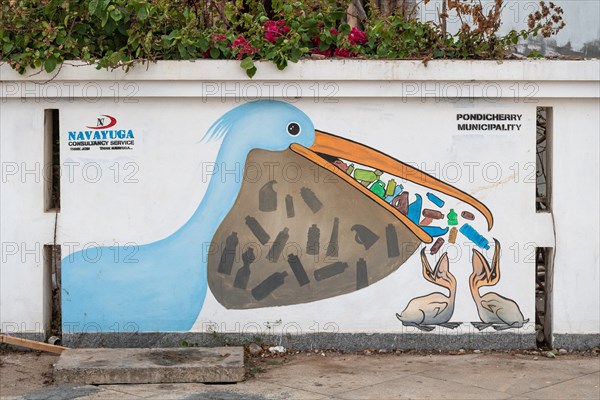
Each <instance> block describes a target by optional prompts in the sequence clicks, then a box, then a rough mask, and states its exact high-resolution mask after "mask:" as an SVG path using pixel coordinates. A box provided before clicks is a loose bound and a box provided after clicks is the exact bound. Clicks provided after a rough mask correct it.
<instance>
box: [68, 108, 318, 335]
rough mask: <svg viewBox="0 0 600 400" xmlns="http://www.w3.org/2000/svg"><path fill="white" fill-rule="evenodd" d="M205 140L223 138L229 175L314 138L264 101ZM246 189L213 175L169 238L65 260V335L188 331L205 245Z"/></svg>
mask: <svg viewBox="0 0 600 400" xmlns="http://www.w3.org/2000/svg"><path fill="white" fill-rule="evenodd" d="M291 123H296V124H297V125H298V126H299V127H300V132H299V133H298V134H296V135H292V134H290V133H289V130H290V128H289V127H290V124H291ZM294 132H295V130H294ZM203 139H205V140H219V139H223V142H222V144H221V148H220V150H219V154H218V156H217V161H216V166H217V168H226V169H227V170H228V171H232V170H236V165H237V166H239V165H240V164H241V165H242V166H243V165H244V163H245V160H246V157H247V156H248V153H249V152H250V151H251V150H252V149H255V148H260V149H265V150H271V151H281V150H285V149H287V148H288V147H289V146H290V144H292V143H298V144H300V145H303V146H305V147H309V146H311V145H312V144H313V142H314V139H315V132H314V126H313V124H312V122H311V120H310V119H309V118H308V117H307V116H306V115H305V114H304V113H303V112H301V111H300V110H298V109H297V108H296V107H294V106H291V105H289V104H287V103H283V102H279V101H264V100H263V101H256V102H252V103H247V104H244V105H241V106H239V107H236V108H234V109H233V110H231V111H229V112H227V113H226V114H225V115H223V116H222V117H221V118H220V119H219V120H217V121H216V122H215V123H214V124H213V125H212V127H211V128H210V129H209V131H208V132H207V134H206V135H205V136H204V138H203ZM237 170H239V171H240V172H243V168H239V167H238V169H237ZM241 182H242V179H241V176H235V174H216V175H214V176H213V178H212V179H211V181H210V183H209V186H208V189H207V191H206V194H205V196H204V197H203V199H202V201H201V203H200V205H199V206H198V208H197V209H196V211H195V212H194V214H193V215H192V216H191V217H190V219H189V220H188V221H187V223H186V224H185V225H183V226H182V227H181V228H179V230H177V231H176V232H175V233H173V234H172V235H170V236H168V237H166V238H165V239H162V240H159V241H157V242H154V243H149V244H145V245H141V246H139V247H138V248H137V252H135V254H134V252H132V251H131V250H132V249H131V247H129V248H117V247H100V248H94V249H88V250H87V251H79V252H76V253H73V254H70V255H68V256H66V257H65V258H64V259H63V260H62V288H63V290H62V312H63V331H64V332H81V331H98V330H99V331H102V332H113V331H123V330H129V331H131V330H139V331H185V330H189V329H190V328H191V327H192V325H193V324H194V322H195V321H196V319H197V317H198V314H199V312H200V310H201V309H202V304H203V302H204V297H205V295H206V290H207V279H206V274H207V272H206V264H207V258H208V257H207V254H205V253H206V251H207V248H208V244H209V243H210V242H211V240H212V238H213V235H214V233H215V231H216V230H217V228H218V227H219V225H220V223H221V222H222V221H223V219H224V218H225V216H226V215H227V213H228V212H229V211H230V209H231V207H232V206H233V204H234V201H235V198H236V196H235V194H236V193H238V192H239V190H240V187H241Z"/></svg>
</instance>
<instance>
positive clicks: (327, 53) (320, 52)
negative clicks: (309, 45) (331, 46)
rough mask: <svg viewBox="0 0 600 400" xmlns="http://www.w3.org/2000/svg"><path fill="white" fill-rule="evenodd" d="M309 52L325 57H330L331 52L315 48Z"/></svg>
mask: <svg viewBox="0 0 600 400" xmlns="http://www.w3.org/2000/svg"><path fill="white" fill-rule="evenodd" d="M310 52H311V53H313V54H320V55H322V56H325V57H331V50H321V49H318V48H317V49H312V50H311V51H310Z"/></svg>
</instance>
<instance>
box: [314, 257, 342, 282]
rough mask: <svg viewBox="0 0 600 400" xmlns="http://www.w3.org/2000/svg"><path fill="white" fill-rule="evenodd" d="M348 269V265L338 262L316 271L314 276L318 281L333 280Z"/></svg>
mask: <svg viewBox="0 0 600 400" xmlns="http://www.w3.org/2000/svg"><path fill="white" fill-rule="evenodd" d="M346 268H348V263H345V262H341V261H336V262H334V263H333V264H329V265H326V266H324V267H322V268H319V269H317V270H315V272H314V275H315V279H316V280H317V281H322V280H323V279H327V278H331V277H332V276H336V275H339V274H341V273H342V272H344V271H345V270H346Z"/></svg>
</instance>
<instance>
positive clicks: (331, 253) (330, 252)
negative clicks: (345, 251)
mask: <svg viewBox="0 0 600 400" xmlns="http://www.w3.org/2000/svg"><path fill="white" fill-rule="evenodd" d="M339 229H340V219H339V218H337V217H336V218H334V219H333V228H332V229H331V236H330V237H329V243H328V244H327V253H326V254H325V255H326V256H327V257H337V256H338V251H339V243H338V235H339Z"/></svg>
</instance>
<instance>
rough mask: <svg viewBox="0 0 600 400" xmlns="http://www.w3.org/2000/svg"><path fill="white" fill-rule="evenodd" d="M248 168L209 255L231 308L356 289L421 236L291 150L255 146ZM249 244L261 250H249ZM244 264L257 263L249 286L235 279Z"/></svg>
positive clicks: (217, 291)
mask: <svg viewBox="0 0 600 400" xmlns="http://www.w3.org/2000/svg"><path fill="white" fill-rule="evenodd" d="M249 165H250V166H252V168H251V171H250V169H249V168H248V166H249ZM331 168H337V167H335V166H333V164H332V167H331ZM246 172H247V173H245V174H244V181H243V183H242V187H241V190H240V193H239V195H238V197H237V199H236V201H235V204H234V206H233V207H232V209H231V211H230V212H229V213H228V214H227V216H226V217H225V219H224V220H223V222H222V223H221V225H220V226H219V228H218V229H217V232H216V233H215V235H214V237H213V240H212V251H210V252H209V256H208V283H209V286H210V289H211V291H212V293H213V295H214V296H215V298H216V299H217V300H218V301H219V303H221V304H222V305H223V306H225V307H226V308H229V309H248V308H258V307H269V306H283V305H290V304H299V303H306V302H310V301H315V300H322V299H327V298H330V297H334V296H339V295H341V294H346V293H351V292H353V291H355V290H358V289H361V288H364V287H368V286H369V285H372V284H374V283H375V282H377V281H379V280H380V279H383V278H385V277H386V276H388V275H389V274H391V273H392V272H394V271H395V270H396V269H398V268H399V267H400V266H401V265H402V264H403V263H404V261H406V259H408V258H409V257H410V256H411V255H412V254H413V253H414V252H415V251H416V250H417V248H418V247H419V245H420V243H421V242H420V240H419V239H418V238H417V236H416V235H415V234H414V233H412V232H411V231H410V230H409V229H408V228H407V227H406V226H405V225H404V224H403V223H402V222H401V221H400V220H398V219H397V218H396V217H395V216H394V215H393V214H392V213H390V212H389V211H387V210H385V209H384V208H383V207H382V206H380V205H379V204H377V203H376V202H375V201H373V200H372V199H370V198H369V197H367V196H365V195H364V194H363V193H361V192H360V191H359V190H357V189H356V188H354V187H353V186H352V185H350V184H349V183H348V182H345V181H343V180H342V179H340V178H338V177H337V176H336V175H335V174H333V173H332V172H330V171H328V170H327V169H325V168H323V167H320V166H318V165H317V164H315V163H313V162H311V161H309V160H307V159H306V158H304V157H302V156H300V155H298V154H296V153H294V152H293V151H291V150H285V151H280V152H270V151H265V150H253V151H252V152H250V154H249V155H248V159H247V161H246ZM272 181H275V182H276V183H271V184H269V182H272ZM265 185H267V186H265ZM264 187H268V188H269V193H268V195H269V196H271V197H272V196H277V197H278V199H279V201H276V200H275V199H272V198H270V199H269V207H265V206H264V203H265V200H264V199H265V190H266V189H264ZM271 187H272V189H271ZM261 189H262V195H261ZM288 195H289V196H290V197H291V199H290V198H289V197H288V199H287V200H285V199H286V197H287V196H288ZM261 199H262V201H263V204H262V206H261ZM291 204H293V212H289V211H290V210H289V209H290V205H291ZM272 205H274V207H273V206H272ZM261 209H263V210H268V211H261ZM234 243H235V244H236V245H235V246H233V244H234ZM249 248H252V249H253V250H252V252H253V255H254V257H253V258H249V257H244V258H242V254H244V253H245V252H247V251H248V249H249ZM307 250H308V251H307ZM231 260H233V263H232V264H231V268H230V267H229V264H230V263H231ZM220 265H221V268H219V266H220ZM223 265H226V266H227V268H223ZM240 268H245V271H244V272H245V274H244V275H246V274H248V271H247V269H248V268H249V270H250V273H249V276H248V277H246V276H245V279H246V278H247V284H246V285H245V288H244V289H242V288H240V287H235V286H234V281H235V277H236V275H237V273H238V270H239V269H240ZM237 286H240V285H239V284H238V285H237Z"/></svg>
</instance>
